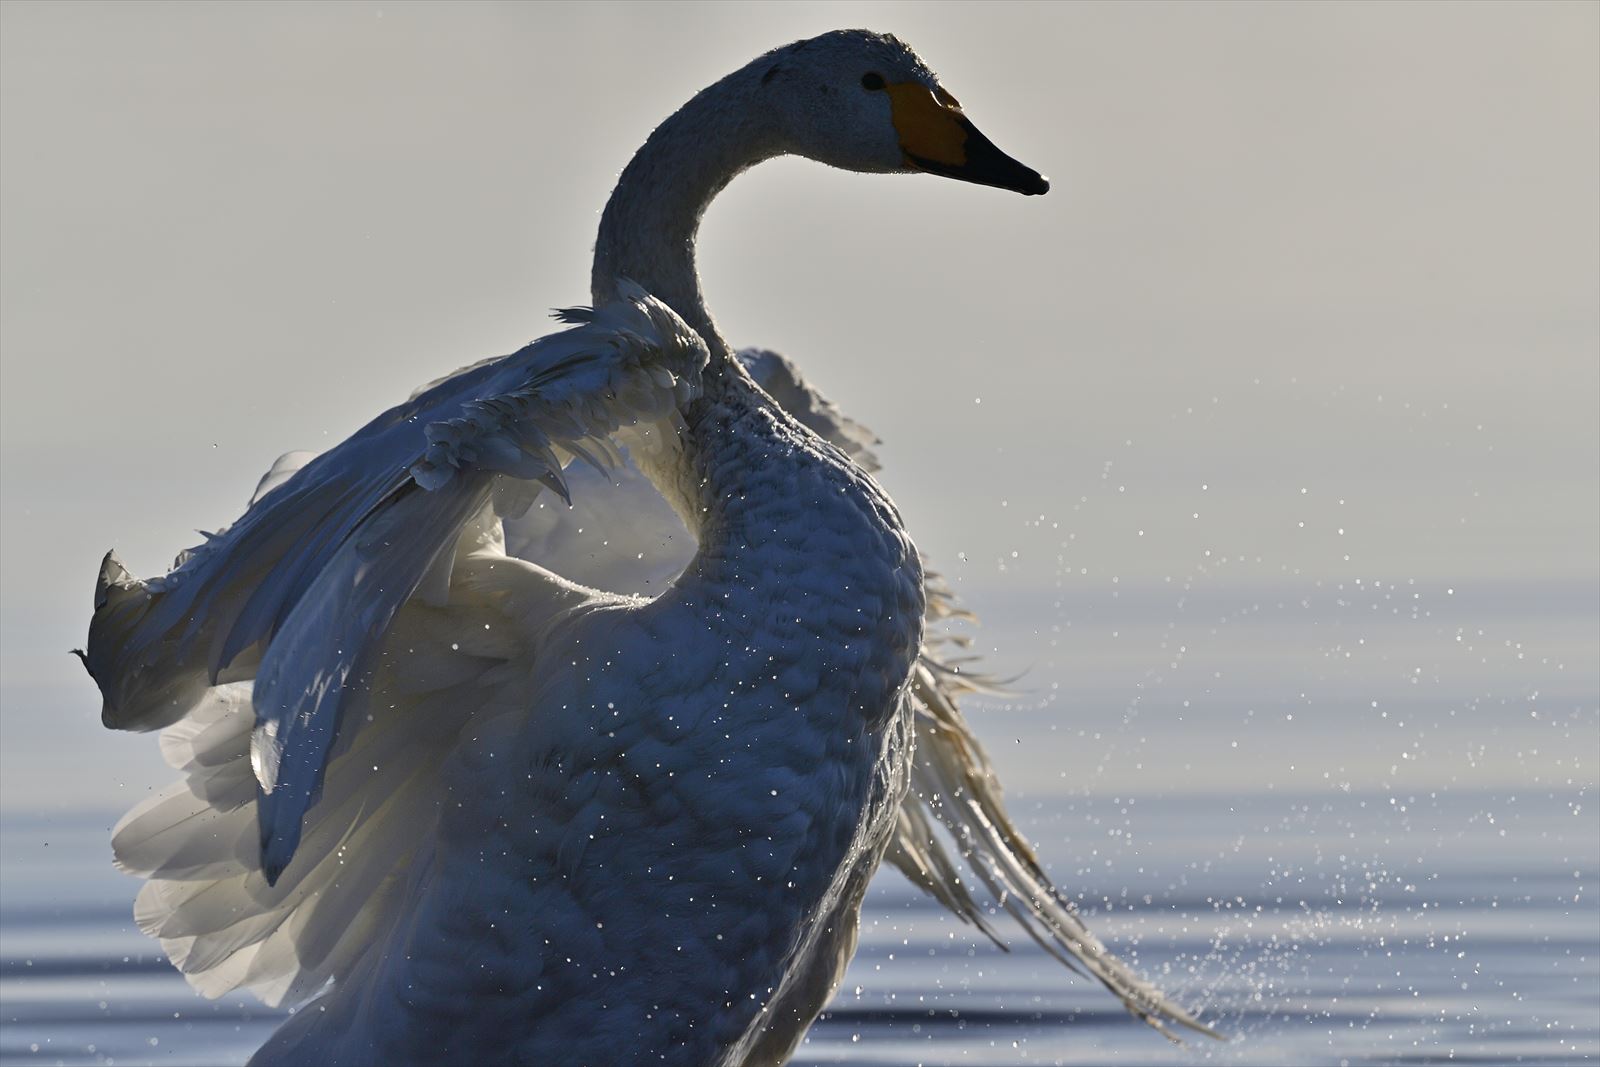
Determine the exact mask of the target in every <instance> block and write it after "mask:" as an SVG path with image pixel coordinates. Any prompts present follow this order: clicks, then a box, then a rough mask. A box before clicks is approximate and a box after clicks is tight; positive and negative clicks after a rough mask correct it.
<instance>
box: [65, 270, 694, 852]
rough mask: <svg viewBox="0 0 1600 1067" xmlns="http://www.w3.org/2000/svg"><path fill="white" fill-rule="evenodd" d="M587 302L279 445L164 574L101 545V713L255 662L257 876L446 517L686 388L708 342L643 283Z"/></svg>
mask: <svg viewBox="0 0 1600 1067" xmlns="http://www.w3.org/2000/svg"><path fill="white" fill-rule="evenodd" d="M582 318H583V320H584V321H582V322H581V323H580V324H579V325H577V326H575V327H573V328H571V329H568V330H565V331H563V332H561V333H557V334H553V335H551V336H548V337H545V338H541V339H540V340H538V341H535V342H533V343H532V344H530V345H528V346H527V347H526V348H523V349H522V350H520V351H518V352H516V353H513V354H512V355H510V356H506V357H503V358H502V359H499V360H493V361H490V362H486V363H482V364H479V365H476V366H474V367H472V368H469V369H468V370H466V371H464V372H461V373H458V374H456V375H454V376H452V377H450V378H447V379H445V380H443V381H441V382H440V383H438V384H437V385H435V386H434V387H432V388H430V389H427V390H425V391H424V392H422V393H420V394H418V395H417V396H415V397H413V398H412V399H410V400H408V401H406V402H405V403H404V404H401V405H399V406H398V407H395V408H392V409H391V410H389V411H387V412H385V413H384V414H382V415H380V416H379V417H378V418H376V419H374V420H373V421H372V422H370V423H368V424H367V425H366V426H365V427H363V428H362V429H361V430H359V431H358V432H357V433H356V434H354V435H353V436H352V437H350V438H349V439H348V440H346V441H345V442H343V443H342V444H340V445H338V446H337V447H335V448H333V449H331V450H330V451H328V452H326V453H323V454H322V455H320V456H317V457H315V458H313V459H310V460H309V461H307V462H304V463H303V465H296V461H295V460H291V459H288V457H286V460H287V462H286V461H282V460H281V461H280V463H279V465H277V466H275V467H274V470H273V471H272V472H269V473H268V475H267V477H266V478H264V479H263V480H262V484H261V486H260V487H258V490H257V496H256V499H255V501H254V502H253V503H252V505H251V506H250V508H249V510H247V511H246V513H245V514H244V516H243V517H242V518H241V519H240V520H239V522H237V523H236V524H235V525H234V526H233V527H232V528H230V529H229V530H227V531H225V532H223V533H220V534H217V535H213V536H211V537H209V538H208V539H207V541H206V543H205V544H203V545H201V546H199V547H197V548H196V549H193V550H191V551H190V552H188V553H186V554H185V555H184V556H183V557H180V563H179V566H178V567H177V568H176V569H175V570H173V571H172V572H170V573H169V574H168V575H166V576H165V577H163V578H160V579H156V580H154V581H150V582H140V581H138V580H137V579H135V578H133V576H132V575H131V574H129V573H128V572H127V571H126V569H125V568H123V567H122V566H121V564H120V563H119V562H117V561H116V559H115V557H114V556H108V557H107V560H106V563H105V564H104V565H103V567H102V572H101V578H100V582H99V584H98V586H97V588H96V612H95V616H94V619H93V621H92V622H91V624H90V632H89V643H88V647H87V651H86V653H85V656H84V660H85V665H86V666H87V667H88V668H89V671H90V673H91V674H92V675H93V676H94V678H95V680H96V682H97V683H99V685H100V688H101V691H102V693H103V695H104V696H105V708H104V712H103V718H104V720H105V722H106V723H107V725H109V726H113V727H116V728H121V729H134V730H147V729H157V728H161V727H166V726H171V725H172V724H174V723H176V722H178V721H179V720H180V719H182V718H184V717H185V716H186V715H187V714H188V713H189V712H190V711H191V710H192V709H194V708H196V707H197V706H199V705H201V704H203V703H204V701H205V699H206V696H205V694H206V692H207V691H208V690H209V689H210V688H211V687H212V686H215V685H217V684H218V683H219V682H223V681H225V680H227V678H228V677H230V674H229V672H230V671H232V672H234V673H236V674H239V673H242V674H244V675H245V676H249V675H250V674H251V673H253V674H254V679H255V686H254V690H253V693H252V701H253V703H254V707H255V720H256V721H255V728H254V731H253V733H252V736H251V742H250V751H251V763H252V767H253V769H254V773H255V778H256V780H257V781H258V783H259V785H260V799H259V803H258V804H257V806H256V807H257V816H258V819H259V825H260V846H261V852H262V860H263V866H264V874H265V876H266V878H267V881H268V882H269V883H270V882H273V881H275V880H276V879H277V878H278V876H279V875H280V874H281V873H282V872H283V871H284V870H285V868H286V867H288V866H289V864H290V862H291V860H292V858H293V857H294V855H295V851H296V848H297V847H298V844H299V838H300V834H301V826H302V823H303V821H304V817H305V813H306V811H307V810H308V809H309V808H310V807H311V805H312V804H314V803H316V801H317V798H318V794H319V791H320V790H321V788H322V783H323V777H324V774H325V771H326V768H327V766H328V763H329V761H330V759H331V758H332V757H333V755H334V754H335V753H336V751H338V750H339V746H341V745H343V744H348V742H349V738H348V737H344V738H341V732H342V731H341V727H342V725H343V724H345V723H354V724H359V723H360V722H361V721H363V719H364V716H363V714H362V712H363V711H364V701H365V698H366V694H367V693H368V691H369V690H370V688H371V684H372V675H373V671H374V669H375V666H376V664H375V659H374V657H375V656H376V655H377V652H378V649H379V648H380V646H381V642H382V638H383V636H384V634H385V633H386V632H387V630H388V628H389V626H390V623H391V622H392V620H393V618H394V616H395V613H396V612H397V611H398V610H399V609H400V607H401V606H402V605H403V604H404V603H405V602H406V601H407V600H409V599H410V598H411V597H412V595H413V594H414V593H416V592H417V590H418V588H419V586H421V585H422V584H423V582H424V579H425V578H427V577H429V576H430V574H439V575H441V576H442V581H440V582H438V583H436V584H438V585H442V586H447V585H448V570H449V567H450V565H451V561H452V560H453V557H454V555H455V545H456V541H457V539H458V537H459V535H460V534H461V531H462V530H463V529H464V528H465V527H466V526H467V525H468V524H469V522H470V521H471V520H472V519H473V518H474V517H475V516H476V515H478V514H479V513H480V512H482V511H483V510H484V509H485V507H487V506H494V507H495V508H496V509H497V510H498V509H505V510H516V509H517V508H520V507H525V506H526V503H527V500H528V498H529V496H530V491H529V490H521V491H515V490H511V491H503V490H504V488H505V487H504V485H503V483H505V482H507V481H510V480H522V481H534V482H542V483H544V484H547V485H550V486H552V487H554V488H556V489H557V491H559V492H561V493H562V495H563V496H565V495H566V493H567V490H566V486H565V483H564V482H563V481H562V479H561V474H560V471H561V466H562V465H563V463H564V462H566V461H568V460H570V458H571V457H573V456H578V457H580V458H582V459H583V460H584V461H585V462H587V463H590V464H593V465H594V466H595V467H596V468H598V469H604V466H605V464H606V462H608V461H609V460H610V458H611V457H612V455H613V454H614V453H613V452H612V451H611V450H609V448H608V447H606V446H603V445H599V444H597V443H598V442H601V441H604V439H605V438H606V437H608V436H609V435H610V434H612V433H614V432H616V431H617V430H618V429H619V428H620V427H622V426H628V425H634V424H637V423H640V422H655V421H660V420H663V419H666V418H668V417H669V416H670V415H671V414H672V413H673V412H675V410H676V407H677V405H678V404H679V403H680V401H681V398H682V397H683V396H684V395H685V388H686V387H687V390H688V394H687V395H693V393H694V390H695V389H696V388H697V383H698V381H699V376H700V374H701V372H702V371H703V370H704V368H705V365H706V361H707V358H708V355H707V350H706V347H705V345H704V343H703V342H702V341H701V339H700V338H699V337H697V336H696V335H695V334H694V333H693V332H692V331H691V330H690V329H689V328H688V327H687V326H685V325H684V324H683V322H682V321H681V320H680V319H678V317H677V316H676V315H674V314H673V313H672V312H671V311H670V310H669V309H667V307H666V306H665V305H663V304H661V303H660V302H658V301H656V300H654V299H653V298H652V297H649V296H648V295H647V294H645V293H644V292H643V291H642V290H639V289H637V288H636V287H631V286H629V287H625V291H624V293H623V298H622V299H620V300H618V301H616V302H614V303H611V304H608V305H605V306H603V307H601V308H598V309H596V310H594V311H593V312H591V313H589V314H587V315H585V316H583V317H582ZM290 466H294V467H295V469H293V470H292V471H291V470H288V469H286V468H287V467H290ZM352 729H353V727H352ZM187 737H188V734H187V732H185V733H183V734H181V735H179V736H177V737H175V738H174V740H173V742H172V744H174V745H182V744H186V743H188V742H187ZM163 811H164V812H165V809H163ZM167 814H170V813H167ZM167 814H163V816H162V817H163V818H165V817H167ZM129 840H130V841H131V840H132V835H131V834H130V837H129ZM168 862H171V859H170V858H169V860H168Z"/></svg>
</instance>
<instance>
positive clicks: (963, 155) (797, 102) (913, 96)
mask: <svg viewBox="0 0 1600 1067" xmlns="http://www.w3.org/2000/svg"><path fill="white" fill-rule="evenodd" d="M749 69H750V71H751V73H752V74H754V75H756V77H757V84H758V88H757V89H756V92H757V94H758V96H759V98H760V99H761V101H762V104H763V105H764V107H765V109H766V111H767V115H768V116H769V118H770V120H771V121H772V122H773V125H774V127H775V129H776V132H777V135H778V137H779V139H780V141H781V142H782V145H781V147H782V150H783V151H785V152H789V153H793V154H795V155H801V156H805V157H807V158H809V159H814V160H816V161H818V162H819V163H826V164H828V165H829V166H834V167H840V168H842V169H844V170H853V171H861V172H865V173H891V172H897V171H926V172H928V173H931V174H939V175H943V176H944V177H947V178H955V179H957V180H959V181H967V182H974V183H976V184H978V185H991V186H994V187H996V188H999V189H1009V190H1011V191H1012V192H1017V193H1023V194H1025V195H1028V196H1035V195H1038V194H1040V193H1044V192H1048V191H1049V189H1050V182H1049V179H1047V178H1045V177H1044V176H1043V175H1041V174H1040V173H1039V172H1038V171H1036V170H1034V169H1032V168H1031V167H1027V166H1024V165H1023V164H1022V163H1019V162H1017V161H1016V160H1015V159H1012V158H1011V157H1010V156H1008V155H1006V154H1005V153H1004V152H1002V151H1000V149H998V148H996V147H995V145H994V143H993V142H992V141H990V140H989V139H988V138H987V137H985V136H984V135H983V134H982V133H980V132H979V131H978V128H977V127H976V126H974V125H973V124H972V122H971V120H970V119H968V118H967V116H966V115H965V113H963V111H962V110H961V104H960V103H959V102H958V101H957V100H956V98H955V97H954V96H952V95H951V94H950V93H949V92H948V91H946V90H945V88H944V87H943V86H941V85H940V84H939V79H938V78H937V77H936V76H935V75H934V73H933V71H932V70H930V69H929V68H928V65H927V64H926V63H924V62H923V61H922V60H921V59H920V58H919V57H918V56H917V54H916V53H915V52H913V51H912V50H911V49H910V48H909V47H908V46H907V45H906V44H905V43H904V42H902V41H900V40H899V39H898V38H895V37H892V36H889V35H887V34H878V33H872V32H870V31H868V30H835V31H833V32H832V33H825V34H823V35H822V36H820V37H812V38H810V39H808V40H804V41H796V42H795V43H794V44H791V45H787V46H785V47H783V48H779V49H776V50H774V51H772V52H769V53H767V54H766V55H764V56H762V57H761V58H760V59H759V60H757V61H756V62H755V63H754V64H752V65H751V68H749Z"/></svg>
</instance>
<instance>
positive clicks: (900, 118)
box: [884, 82, 968, 167]
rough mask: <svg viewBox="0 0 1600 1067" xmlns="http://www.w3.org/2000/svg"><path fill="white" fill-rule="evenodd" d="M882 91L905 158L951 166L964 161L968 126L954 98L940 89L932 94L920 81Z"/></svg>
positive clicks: (909, 160)
mask: <svg viewBox="0 0 1600 1067" xmlns="http://www.w3.org/2000/svg"><path fill="white" fill-rule="evenodd" d="M884 91H885V92H887V93H888V94H889V113H890V116H891V117H892V118H893V120H894V129H895V133H897V134H899V136H900V149H901V151H903V152H905V154H906V155H907V156H908V157H912V159H918V160H927V161H928V162H930V163H943V164H946V165H947V166H953V167H959V166H961V165H962V164H964V163H966V162H967V129H968V126H967V124H966V123H965V122H964V121H963V119H962V115H961V105H960V104H958V103H956V98H955V97H953V96H951V95H950V94H949V93H947V92H945V91H944V90H943V89H940V90H939V91H938V94H937V95H935V93H934V91H933V90H932V89H929V88H928V87H927V86H926V85H923V84H922V83H921V82H896V83H895V84H894V85H887V86H884ZM912 159H907V162H908V163H912ZM913 165H915V164H914V163H913Z"/></svg>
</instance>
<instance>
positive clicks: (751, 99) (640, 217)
mask: <svg viewBox="0 0 1600 1067" xmlns="http://www.w3.org/2000/svg"><path fill="white" fill-rule="evenodd" d="M761 68H762V65H761V64H760V63H759V61H758V62H757V63H753V64H751V65H750V66H747V67H745V68H744V69H742V70H738V71H735V72H734V73H733V74H730V75H729V76H728V77H726V78H724V79H722V80H721V81H719V82H717V83H716V84H715V85H712V86H710V87H709V88H706V89H704V90H702V91H701V92H700V93H698V94H697V95H696V96H695V97H694V99H692V100H690V101H689V102H688V103H687V104H685V105H684V106H683V107H682V108H680V109H679V110H678V111H677V112H676V113H675V114H674V115H673V116H672V117H671V118H669V119H667V120H666V121H665V122H663V123H662V124H661V125H660V126H658V127H657V128H656V130H655V132H654V133H652V134H651V135H650V138H649V140H647V141H646V142H645V144H644V147H642V148H640V149H639V151H638V152H637V153H635V155H634V157H633V160H632V161H631V162H630V163H629V164H628V166H627V167H626V169H624V170H623V172H622V177H621V178H619V179H618V181H617V187H616V189H615V190H613V192H612V194H611V199H610V201H609V202H607V204H606V209H605V213H604V214H603V215H602V216H601V218H600V235H599V238H598V239H597V240H596V241H595V249H594V273H593V276H592V279H591V289H592V295H593V297H594V300H595V301H596V302H597V303H599V302H601V301H604V300H607V299H609V298H611V297H613V296H615V294H616V284H617V280H618V279H619V278H630V279H632V280H633V281H635V282H637V283H638V284H640V285H642V286H644V288H645V289H647V290H649V291H650V292H651V293H653V294H654V295H655V296H656V297H657V298H658V299H660V300H663V301H665V302H666V303H667V305H668V306H669V307H671V308H672V309H673V310H674V311H676V312H677V313H678V314H679V315H681V316H682V317H683V319H684V321H685V322H687V323H688V324H689V325H690V326H691V327H693V328H694V329H695V330H696V331H697V332H698V333H699V334H700V335H701V336H702V337H704V338H705V340H706V343H707V344H708V345H710V347H711V352H712V361H713V368H712V369H713V376H716V374H717V372H718V371H719V370H721V369H722V368H721V367H719V366H718V364H720V363H723V362H727V361H731V355H732V354H731V352H730V351H729V349H728V346H727V344H726V342H724V341H723V340H722V338H721V336H720V335H719V334H718V333H717V329H716V324H715V323H714V322H713V321H712V319H711V314H710V312H709V311H708V310H707V309H706V305H705V298H704V297H703V295H702V294H701V292H700V277H699V274H698V273H697V271H696V270H695V238H696V236H697V234H698V233H699V229H700V218H701V216H702V215H704V214H705V210H706V207H707V206H708V205H710V203H711V201H712V199H713V198H715V197H716V195H717V194H718V193H720V192H721V191H722V190H723V188H724V187H725V186H726V185H727V184H728V183H729V182H730V181H732V180H733V179H734V178H735V177H736V176H737V175H738V174H739V173H740V172H741V171H744V170H745V169H747V168H749V167H751V166H753V165H755V164H756V163H759V162H761V161H762V160H764V159H770V158H772V157H773V156H775V155H779V154H781V152H782V151H783V149H782V148H781V146H780V145H779V143H778V140H777V138H776V136H775V135H774V133H773V131H772V127H771V124H770V121H769V116H768V112H767V109H766V108H765V107H764V106H763V105H762V101H761V95H762V94H761V92H760V90H761V84H760V81H761Z"/></svg>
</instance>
